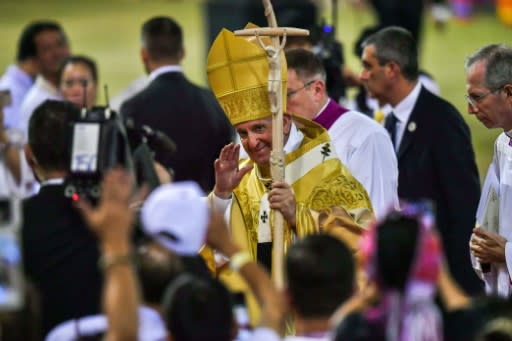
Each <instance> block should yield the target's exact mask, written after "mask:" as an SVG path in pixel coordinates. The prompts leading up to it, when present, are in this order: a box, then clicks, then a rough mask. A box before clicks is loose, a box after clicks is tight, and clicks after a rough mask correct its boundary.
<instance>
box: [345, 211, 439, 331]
mask: <svg viewBox="0 0 512 341" xmlns="http://www.w3.org/2000/svg"><path fill="white" fill-rule="evenodd" d="M401 207H402V210H401V211H400V212H397V211H392V212H391V213H389V214H388V216H387V217H386V218H385V219H384V220H383V221H382V222H381V223H378V224H376V225H374V226H373V227H372V228H370V229H369V230H367V231H366V233H365V234H364V235H363V239H362V240H361V244H360V245H361V259H362V265H363V267H364V268H365V270H366V274H367V276H368V280H369V283H368V284H367V285H368V286H367V287H366V288H365V289H363V291H362V292H361V293H359V295H358V296H354V297H353V298H352V299H351V301H349V302H348V303H347V306H345V308H349V311H347V315H346V316H344V319H343V321H342V322H341V324H340V325H339V326H338V327H337V330H336V333H335V335H336V336H335V340H340V341H341V340H354V341H362V340H373V341H381V340H382V341H384V340H389V341H391V340H408V341H409V340H414V341H435V340H439V341H440V340H442V339H443V330H442V320H441V314H440V311H439V309H438V308H437V306H436V304H435V303H434V296H435V293H436V284H437V280H438V277H439V274H440V271H441V264H442V250H441V242H440V240H439V239H438V237H437V235H436V233H435V230H434V229H435V216H434V214H433V213H432V206H431V205H430V204H429V203H417V204H409V203H401ZM358 304H360V305H358Z"/></svg>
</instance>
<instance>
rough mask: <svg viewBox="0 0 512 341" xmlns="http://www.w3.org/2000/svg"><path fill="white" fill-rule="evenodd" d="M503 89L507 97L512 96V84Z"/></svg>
mask: <svg viewBox="0 0 512 341" xmlns="http://www.w3.org/2000/svg"><path fill="white" fill-rule="evenodd" d="M503 91H505V94H506V95H507V97H512V84H507V85H505V86H504V87H503Z"/></svg>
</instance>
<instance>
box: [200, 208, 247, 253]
mask: <svg viewBox="0 0 512 341" xmlns="http://www.w3.org/2000/svg"><path fill="white" fill-rule="evenodd" d="M206 243H207V244H208V246H210V247H211V248H212V249H215V250H218V251H219V252H221V253H222V254H223V255H225V256H227V257H231V256H232V255H233V254H234V253H236V252H237V251H239V250H240V248H239V247H238V246H236V245H235V244H234V242H233V241H232V240H231V236H230V235H229V231H228V227H227V225H226V221H225V220H224V216H223V215H222V214H221V213H218V212H215V211H212V214H211V216H210V223H209V224H208V233H207V234H206Z"/></svg>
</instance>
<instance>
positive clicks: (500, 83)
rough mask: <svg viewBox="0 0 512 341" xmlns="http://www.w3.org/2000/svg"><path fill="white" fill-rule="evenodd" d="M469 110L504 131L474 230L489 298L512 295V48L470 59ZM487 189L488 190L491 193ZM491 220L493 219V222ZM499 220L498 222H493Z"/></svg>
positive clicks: (488, 49)
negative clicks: (485, 220) (494, 201)
mask: <svg viewBox="0 0 512 341" xmlns="http://www.w3.org/2000/svg"><path fill="white" fill-rule="evenodd" d="M465 68H466V89H467V95H466V98H467V100H468V112H469V113H470V114H471V115H475V116H476V117H477V118H478V120H479V121H480V122H482V124H483V125H485V126H486V127H487V128H489V129H491V128H501V129H503V133H501V134H500V136H498V138H497V139H496V142H495V145H494V157H493V160H492V163H491V165H490V167H489V171H488V174H487V177H486V182H485V184H484V190H483V191H482V197H481V198H480V205H479V213H480V214H478V215H477V220H478V221H479V222H480V223H482V225H483V226H482V227H476V228H475V229H474V230H473V235H472V238H471V245H470V246H471V252H472V255H473V256H474V257H476V259H475V258H474V259H473V266H474V268H475V270H477V273H478V274H479V276H480V278H481V279H482V280H483V281H484V282H485V284H486V292H487V293H488V294H498V295H500V296H504V297H509V296H511V294H512V280H511V275H512V243H511V242H510V241H511V240H512V210H511V209H510V208H511V206H512V139H511V137H512V49H510V48H509V47H506V46H504V45H496V44H492V45H487V46H484V47H482V48H481V49H479V50H478V51H476V52H475V53H473V54H472V55H470V56H469V57H468V58H467V59H466V64H465ZM487 189H488V190H487ZM492 191H493V192H494V193H496V194H497V200H498V204H497V205H494V206H495V209H494V210H495V212H485V211H486V210H487V211H488V210H491V208H490V207H491V205H489V204H488V202H489V200H492V198H489V193H491V192H492ZM487 214H491V215H496V216H497V221H494V222H488V225H491V224H492V225H494V224H497V226H484V224H483V219H482V216H483V215H487ZM490 220H491V219H489V221H490ZM493 220H496V219H493Z"/></svg>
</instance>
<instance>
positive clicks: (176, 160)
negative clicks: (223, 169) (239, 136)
mask: <svg viewBox="0 0 512 341" xmlns="http://www.w3.org/2000/svg"><path fill="white" fill-rule="evenodd" d="M141 38H142V46H141V50H140V54H141V58H142V62H143V63H144V67H145V68H146V71H147V72H148V74H149V84H148V85H147V87H146V88H145V89H144V90H142V91H141V92H139V93H138V94H137V95H135V96H134V97H132V98H130V99H129V100H127V101H126V102H124V103H123V104H122V106H121V115H122V116H123V119H124V120H125V121H127V122H131V123H132V124H133V126H134V127H135V128H140V127H142V126H143V125H147V126H149V127H151V128H153V129H155V128H159V129H160V130H161V131H162V132H164V133H165V134H167V135H168V136H169V137H170V138H171V139H173V140H174V141H175V142H176V145H177V149H176V152H175V153H174V154H172V155H169V153H165V152H161V151H157V152H156V154H155V160H156V161H158V162H160V163H161V164H162V165H164V166H165V167H166V168H172V169H173V170H174V179H175V180H176V181H181V180H194V181H196V182H197V183H198V184H199V185H200V186H201V188H202V189H203V190H204V191H205V192H208V191H210V190H211V189H212V188H213V185H214V182H215V180H214V171H213V162H214V160H215V159H216V158H217V155H218V154H219V151H220V150H221V149H222V147H223V146H224V145H226V144H228V143H229V142H230V141H231V138H232V129H231V127H230V125H229V122H228V121H227V119H226V117H225V116H224V113H223V112H222V109H221V108H220V106H219V105H218V104H217V102H216V101H215V98H214V97H213V95H212V93H211V92H210V91H209V90H207V89H204V88H201V87H198V86H197V85H195V84H193V83H191V82H190V81H189V80H188V79H187V78H186V77H185V75H184V74H183V69H182V67H181V62H182V60H183V58H184V57H185V49H184V46H183V32H182V29H181V27H180V25H179V24H178V23H177V22H176V21H175V20H174V19H172V18H170V17H154V18H151V19H149V20H147V21H146V22H145V23H144V25H143V26H142V29H141Z"/></svg>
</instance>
